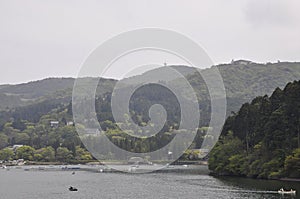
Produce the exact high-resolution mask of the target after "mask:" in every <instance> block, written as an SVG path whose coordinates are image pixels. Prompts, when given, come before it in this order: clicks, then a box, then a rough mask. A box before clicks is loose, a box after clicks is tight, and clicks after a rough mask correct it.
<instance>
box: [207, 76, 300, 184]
mask: <svg viewBox="0 0 300 199" xmlns="http://www.w3.org/2000/svg"><path fill="white" fill-rule="evenodd" d="M209 168H210V169H211V170H212V171H213V172H214V173H215V174H220V175H237V176H248V177H254V178H280V177H291V178H299V177H300V81H294V82H293V83H288V84H287V85H286V87H285V88H284V89H283V90H281V89H280V88H277V89H276V90H275V91H274V92H273V94H272V95H271V96H270V97H268V96H266V95H265V96H263V97H257V98H255V99H254V100H253V101H252V102H251V103H245V104H243V106H242V107H241V108H240V110H239V111H238V112H237V113H236V114H234V115H232V116H230V117H229V118H228V119H227V120H226V122H225V125H224V128H223V131H222V136H221V138H220V140H219V142H218V143H217V145H216V146H215V147H214V149H213V150H212V152H211V153H210V159H209Z"/></svg>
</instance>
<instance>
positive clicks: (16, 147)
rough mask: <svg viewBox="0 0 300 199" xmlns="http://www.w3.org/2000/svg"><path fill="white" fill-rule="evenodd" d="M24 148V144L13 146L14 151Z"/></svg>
mask: <svg viewBox="0 0 300 199" xmlns="http://www.w3.org/2000/svg"><path fill="white" fill-rule="evenodd" d="M22 146H24V145H22V144H15V145H13V147H12V150H13V151H16V150H17V149H18V148H20V147H22Z"/></svg>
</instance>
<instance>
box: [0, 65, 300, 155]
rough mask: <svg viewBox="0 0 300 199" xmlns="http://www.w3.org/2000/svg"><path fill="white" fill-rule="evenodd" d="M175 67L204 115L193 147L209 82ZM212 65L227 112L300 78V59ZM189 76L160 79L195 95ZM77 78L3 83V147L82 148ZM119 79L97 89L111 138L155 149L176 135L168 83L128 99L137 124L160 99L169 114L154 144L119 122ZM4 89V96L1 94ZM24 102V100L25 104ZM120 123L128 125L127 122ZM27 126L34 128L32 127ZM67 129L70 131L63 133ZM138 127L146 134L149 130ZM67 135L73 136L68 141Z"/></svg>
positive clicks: (206, 107)
mask: <svg viewBox="0 0 300 199" xmlns="http://www.w3.org/2000/svg"><path fill="white" fill-rule="evenodd" d="M171 67H172V68H173V69H175V70H177V71H178V72H179V73H181V74H182V75H183V76H184V77H185V79H186V80H187V81H188V82H189V84H190V85H191V86H192V87H193V89H194V90H195V91H196V95H197V97H198V100H199V108H200V113H201V120H200V125H199V129H197V131H198V134H197V136H196V139H195V141H194V143H193V145H192V147H194V148H200V147H201V143H202V140H203V137H204V136H205V132H206V130H205V129H206V126H207V125H208V122H209V119H210V97H209V94H208V92H207V88H206V86H205V83H204V81H203V79H202V77H201V76H200V75H199V74H198V73H195V69H194V68H191V67H186V66H171ZM213 67H218V68H219V70H220V73H221V75H222V77H223V80H224V84H225V88H226V92H227V95H228V96H227V102H228V106H227V108H228V111H227V112H228V113H230V112H231V111H236V110H238V109H237V107H240V106H241V105H242V103H244V102H247V101H249V99H250V97H251V96H257V95H258V94H261V93H271V91H272V90H274V89H275V87H276V86H278V87H280V88H283V86H284V85H285V84H286V83H287V82H288V81H292V80H294V79H300V63H275V64H271V63H269V64H256V63H252V62H240V61H238V62H233V63H231V64H223V65H218V66H213ZM210 70H211V69H205V70H203V73H204V74H207V73H209V71H210ZM163 71H165V72H167V70H166V68H163V69H162V68H159V69H155V71H150V72H147V73H146V74H144V75H139V76H135V77H131V78H129V79H127V80H125V81H123V82H122V83H123V85H122V87H121V88H122V89H124V92H126V91H127V90H126V89H128V88H129V87H133V86H136V85H135V84H136V82H138V80H143V78H146V79H147V78H148V79H149V78H150V77H151V75H155V74H156V73H163ZM160 75H161V74H160ZM185 79H184V78H172V77H169V78H168V79H164V81H161V83H162V85H172V86H173V87H176V88H177V89H178V90H180V92H182V95H183V96H184V97H185V98H186V99H187V100H189V99H191V98H190V93H188V92H187V89H185V88H184V87H183V84H181V81H186V80H185ZM83 80H84V81H81V82H84V84H86V85H88V84H90V83H95V82H94V81H98V79H97V78H83ZM73 83H74V79H72V78H50V79H45V80H40V81H35V82H30V83H27V84H21V85H3V86H0V110H1V108H3V107H8V108H4V109H2V111H0V137H1V139H0V149H1V148H3V147H10V146H12V145H14V144H25V145H29V146H31V147H33V148H34V149H35V150H40V149H41V148H45V147H50V146H51V147H52V148H53V149H54V151H55V153H56V152H57V149H58V146H61V147H65V148H67V149H68V150H69V151H71V152H72V154H73V156H74V155H75V153H76V150H75V149H76V147H78V146H81V147H82V148H83V147H84V146H82V144H81V143H80V142H78V141H77V140H79V139H78V135H77V133H76V132H75V129H74V128H69V127H68V128H67V127H65V126H66V125H67V122H68V121H72V104H71V103H70V100H71V95H72V87H73ZM116 83H117V81H116V80H111V79H102V78H101V79H100V84H99V85H101V87H98V88H97V92H96V109H97V118H98V121H99V122H100V125H101V128H102V129H103V130H105V131H106V135H108V137H109V139H110V140H112V142H113V143H115V144H116V145H118V146H120V147H121V148H124V149H125V150H128V151H134V150H135V151H136V152H147V151H152V150H155V149H158V148H160V147H161V146H164V145H165V144H166V143H168V142H169V141H170V139H172V137H173V136H174V134H172V130H174V129H177V128H178V125H179V121H180V117H181V113H180V111H179V108H178V107H179V105H178V101H177V99H176V96H174V95H173V94H172V93H171V92H167V89H166V88H164V86H160V87H157V86H153V85H152V86H151V85H145V86H143V87H140V88H138V89H137V90H136V92H135V93H134V95H132V97H131V99H130V104H129V106H130V115H127V116H126V117H131V118H132V119H133V121H134V122H136V123H137V124H138V125H140V126H145V125H151V124H148V122H149V114H148V113H149V108H150V107H151V105H153V104H161V105H162V106H164V108H165V109H166V111H167V114H168V118H167V122H166V124H165V126H164V127H163V129H162V130H161V132H160V133H159V134H158V135H157V136H156V137H153V140H151V141H150V142H148V143H151V144H145V143H146V142H145V140H143V139H135V138H132V137H131V136H129V135H127V134H126V133H125V132H122V131H121V130H120V128H118V127H117V125H116V124H115V121H114V119H113V116H112V111H111V107H110V106H111V95H112V91H113V88H114V86H115V84H116ZM259 85H261V87H259ZM80 89H82V90H84V89H85V87H84V86H82V88H80ZM2 95H3V96H4V98H1V96H2ZM7 97H9V98H7ZM7 99H9V100H7ZM24 100H25V101H24ZM24 102H26V103H25V104H24ZM7 104H10V105H11V106H8V105H7ZM86 118H88V117H86ZM83 119H84V118H83ZM50 121H59V124H60V125H59V127H58V128H51V127H50ZM88 122H91V123H93V122H97V121H88ZM118 125H123V126H126V125H128V124H126V123H125V124H118ZM28 128H29V129H31V130H28ZM66 131H67V132H68V133H67V134H68V135H71V136H65V134H66ZM32 132H33V133H32ZM70 132H71V133H70ZM138 133H141V134H142V135H143V134H145V133H146V134H147V132H138ZM68 140H72V141H70V143H68V144H67V141H68ZM72 142H74V143H72ZM37 143H39V144H37ZM250 144H251V143H249V145H250ZM110 155H111V154H110ZM104 156H105V155H104ZM187 156H188V155H187Z"/></svg>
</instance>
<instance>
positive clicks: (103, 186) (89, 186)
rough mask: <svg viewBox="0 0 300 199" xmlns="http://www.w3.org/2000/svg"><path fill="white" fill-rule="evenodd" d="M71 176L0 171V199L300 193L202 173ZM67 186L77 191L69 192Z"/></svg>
mask: <svg viewBox="0 0 300 199" xmlns="http://www.w3.org/2000/svg"><path fill="white" fill-rule="evenodd" d="M71 173H72V172H71V171H24V169H10V170H9V171H6V170H4V169H2V170H0V199H27V198H28V199H31V198H32V199H50V198H51V199H52V198H58V199H60V198H63V199H64V198H66V199H68V198H70V199H71V198H72V199H73V198H74V199H77V198H78V199H79V198H80V199H85V198H89V199H94V198H97V199H98V198H101V199H106V198H112V199H115V198H120V199H121V198H122V199H124V198H130V199H141V198H142V199H148V198H149V199H152V198H159V199H161V198H188V199H192V198H197V199H198V198H212V199H215V198H253V199H254V198H266V199H270V198H274V199H276V198H300V197H299V196H294V197H293V196H280V195H279V194H278V193H277V190H278V189H279V188H281V187H284V188H286V189H290V188H293V189H296V190H297V191H299V192H300V183H298V182H279V181H264V180H252V179H242V178H214V177H211V176H208V175H206V174H202V175H201V174H176V173H150V174H125V173H93V172H87V171H76V174H75V175H72V174H71ZM69 186H75V187H76V188H78V190H79V191H78V192H70V191H68V187H69Z"/></svg>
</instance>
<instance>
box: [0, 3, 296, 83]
mask: <svg viewBox="0 0 300 199" xmlns="http://www.w3.org/2000/svg"><path fill="white" fill-rule="evenodd" d="M299 8H300V1H298V0H227V1H224V0H203V1H201V0H186V1H182V0H163V1H162V0H120V1H111V0H94V1H93V0H87V1H79V0H78V1H77V0H61V1H58V0H56V1H54V0H43V1H38V0H26V1H22V0H0V28H1V29H0V44H1V45H0V69H1V73H0V84H7V83H9V84H16V83H22V82H28V81H33V80H39V79H43V78H47V77H76V76H77V74H78V72H79V70H80V68H81V66H82V64H83V63H84V61H85V60H86V59H87V57H88V56H89V55H90V53H91V52H92V51H93V50H94V49H95V48H97V46H99V45H100V44H101V43H103V42H105V41H106V40H108V39H109V38H111V37H113V36H114V35H117V34H120V33H122V32H124V31H129V30H133V29H137V28H145V27H157V28H162V29H170V30H174V31H177V32H179V33H181V34H184V35H186V36H188V37H190V38H191V39H193V40H194V41H195V42H197V43H198V44H199V45H200V46H201V47H203V49H205V51H206V52H207V54H208V55H209V57H210V58H211V59H212V60H213V62H214V63H215V64H220V63H229V62H230V61H231V60H232V59H235V60H237V59H247V60H251V61H255V62H277V60H282V61H300V53H299V52H300V40H299V36H300V23H299V22H300V12H299ZM170 59H171V58H170ZM163 61H165V60H162V62H163ZM168 62H169V63H171V64H177V62H176V61H174V60H168ZM124 67H126V66H124ZM114 73H115V74H114ZM118 75H119V74H117V71H112V72H111V76H112V77H115V78H118Z"/></svg>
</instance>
